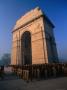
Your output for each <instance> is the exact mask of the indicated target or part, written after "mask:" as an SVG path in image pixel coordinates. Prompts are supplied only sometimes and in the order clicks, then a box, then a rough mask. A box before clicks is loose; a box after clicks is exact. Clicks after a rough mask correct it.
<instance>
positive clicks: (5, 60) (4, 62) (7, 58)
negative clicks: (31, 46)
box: [1, 53, 11, 65]
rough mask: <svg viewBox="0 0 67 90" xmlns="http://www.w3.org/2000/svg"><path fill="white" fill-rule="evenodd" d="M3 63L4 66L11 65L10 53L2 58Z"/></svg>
mask: <svg viewBox="0 0 67 90" xmlns="http://www.w3.org/2000/svg"><path fill="white" fill-rule="evenodd" d="M1 61H2V64H3V65H9V64H10V62H11V55H10V54H9V53H5V54H4V55H3V56H2V57H1Z"/></svg>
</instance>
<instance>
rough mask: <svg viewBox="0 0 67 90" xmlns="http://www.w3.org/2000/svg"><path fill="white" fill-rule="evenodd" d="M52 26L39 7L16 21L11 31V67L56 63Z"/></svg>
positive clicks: (56, 55) (56, 56)
mask: <svg viewBox="0 0 67 90" xmlns="http://www.w3.org/2000/svg"><path fill="white" fill-rule="evenodd" d="M53 29H54V25H53V24H52V22H51V21H50V20H49V18H48V17H47V16H46V15H45V14H44V13H43V12H42V10H41V9H40V8H39V7H36V8H35V9H33V10H31V11H29V12H28V13H26V14H25V15H24V16H22V17H21V18H20V19H19V20H17V22H16V24H15V26H14V28H13V31H12V56H11V58H12V59H11V64H12V65H31V64H45V63H57V62H58V54H57V49H56V42H55V37H54V33H53Z"/></svg>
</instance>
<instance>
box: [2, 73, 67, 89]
mask: <svg viewBox="0 0 67 90" xmlns="http://www.w3.org/2000/svg"><path fill="white" fill-rule="evenodd" d="M0 90H67V77H62V78H56V79H48V80H41V81H35V80H34V81H32V82H29V83H27V82H26V81H24V80H22V79H19V78H18V77H17V76H15V75H12V74H11V73H8V74H6V76H5V79H4V80H0Z"/></svg>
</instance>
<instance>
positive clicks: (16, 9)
mask: <svg viewBox="0 0 67 90" xmlns="http://www.w3.org/2000/svg"><path fill="white" fill-rule="evenodd" d="M37 6H39V7H40V8H41V9H42V10H43V11H44V13H45V14H46V15H47V16H48V17H49V18H50V20H51V21H52V22H53V24H54V25H55V29H54V35H55V39H56V43H57V50H58V54H59V57H61V58H64V59H67V0H0V56H1V55H3V54H4V53H7V52H11V44H12V43H11V42H12V41H11V39H12V33H11V32H12V29H13V27H14V25H15V22H16V20H18V19H19V18H20V17H21V16H22V15H24V14H25V13H26V12H28V11H29V10H31V9H33V8H35V7H37Z"/></svg>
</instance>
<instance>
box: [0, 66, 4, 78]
mask: <svg viewBox="0 0 67 90" xmlns="http://www.w3.org/2000/svg"><path fill="white" fill-rule="evenodd" d="M0 79H4V66H0Z"/></svg>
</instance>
